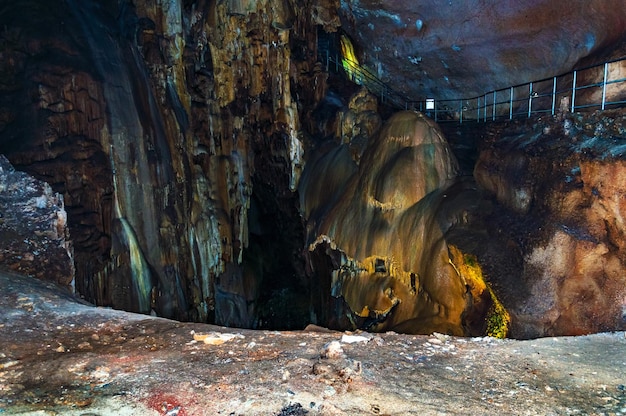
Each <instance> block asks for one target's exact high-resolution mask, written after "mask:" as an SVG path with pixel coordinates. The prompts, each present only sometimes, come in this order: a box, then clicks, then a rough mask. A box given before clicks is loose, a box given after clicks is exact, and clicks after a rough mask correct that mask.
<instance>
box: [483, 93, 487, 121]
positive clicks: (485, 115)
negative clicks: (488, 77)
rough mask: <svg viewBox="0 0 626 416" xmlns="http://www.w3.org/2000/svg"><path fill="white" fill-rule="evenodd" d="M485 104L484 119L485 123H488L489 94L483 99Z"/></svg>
mask: <svg viewBox="0 0 626 416" xmlns="http://www.w3.org/2000/svg"><path fill="white" fill-rule="evenodd" d="M483 102H484V104H485V109H484V110H485V111H483V113H484V114H483V117H484V120H483V121H484V122H485V123H486V122H487V93H485V97H484V98H483Z"/></svg>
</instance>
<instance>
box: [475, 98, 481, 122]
mask: <svg viewBox="0 0 626 416" xmlns="http://www.w3.org/2000/svg"><path fill="white" fill-rule="evenodd" d="M476 121H478V122H480V97H476Z"/></svg>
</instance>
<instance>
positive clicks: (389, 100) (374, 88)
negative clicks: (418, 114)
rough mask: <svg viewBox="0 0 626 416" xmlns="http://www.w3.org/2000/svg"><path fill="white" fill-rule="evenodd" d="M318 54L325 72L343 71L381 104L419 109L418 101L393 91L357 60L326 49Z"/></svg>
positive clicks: (405, 108)
mask: <svg viewBox="0 0 626 416" xmlns="http://www.w3.org/2000/svg"><path fill="white" fill-rule="evenodd" d="M320 54H321V55H322V59H323V60H324V63H325V65H326V71H327V72H329V71H334V72H337V73H340V72H343V73H345V75H346V76H347V77H348V79H350V81H352V82H354V83H355V84H359V85H363V86H364V87H367V89H368V90H369V91H370V92H371V93H372V94H374V95H376V96H377V97H378V98H379V100H380V102H381V104H385V105H388V106H391V107H394V108H397V109H404V110H409V109H412V110H415V109H419V105H420V103H419V101H415V100H411V99H409V98H407V97H406V96H405V95H403V94H400V93H399V92H397V91H395V90H394V89H393V88H391V87H390V86H389V85H387V84H386V83H384V82H383V81H381V80H380V79H379V78H378V77H377V76H376V75H374V74H373V73H372V72H371V71H370V70H369V69H367V68H365V67H363V66H362V65H360V64H359V63H358V62H353V61H351V60H349V59H345V58H342V57H341V56H340V55H339V54H335V55H332V54H330V52H329V51H328V49H325V50H320ZM344 62H345V63H346V65H347V66H348V69H347V70H346V69H345V68H344ZM416 106H417V107H416Z"/></svg>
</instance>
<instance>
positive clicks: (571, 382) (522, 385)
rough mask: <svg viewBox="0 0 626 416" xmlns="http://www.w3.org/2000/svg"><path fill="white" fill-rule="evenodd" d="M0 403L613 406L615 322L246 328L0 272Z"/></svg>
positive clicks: (350, 410)
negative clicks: (530, 336) (407, 330)
mask: <svg viewBox="0 0 626 416" xmlns="http://www.w3.org/2000/svg"><path fill="white" fill-rule="evenodd" d="M0 290H1V292H2V297H0V414H2V415H17V414H22V415H83V416H87V415H107V414H115V415H170V416H172V415H179V416H183V415H219V414H225V415H305V414H309V415H367V414H372V415H408V414H420V415H424V414H427V415H430V414H452V415H454V414H464V415H467V414H517V415H537V414H541V415H572V414H597V415H610V414H615V415H619V414H626V376H625V373H626V338H625V334H624V333H623V332H616V333H603V334H597V335H591V336H583V337H568V338H544V339H536V340H528V341H516V340H496V339H492V338H471V339H470V338H455V337H449V336H445V335H442V334H432V335H430V336H412V335H401V334H396V333H385V334H369V333H339V332H330V331H325V330H323V329H322V328H315V327H313V328H309V330H306V331H301V332H271V331H250V330H240V329H234V328H220V327H215V326H209V325H202V324H191V323H179V322H174V321H170V320H165V319H161V318H153V317H149V316H144V315H137V314H132V313H127V312H120V311H115V310H111V309H104V308H95V307H92V306H89V305H86V304H84V303H82V302H80V301H79V300H77V299H75V298H74V297H73V296H71V295H69V294H67V293H66V292H65V291H63V290H60V289H58V288H56V287H55V286H53V285H52V284H51V283H42V282H40V281H37V280H34V279H30V278H24V277H21V276H17V275H13V274H10V273H3V274H0Z"/></svg>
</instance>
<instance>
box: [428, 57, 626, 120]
mask: <svg viewBox="0 0 626 416" xmlns="http://www.w3.org/2000/svg"><path fill="white" fill-rule="evenodd" d="M624 62H626V57H621V58H617V59H612V60H610V61H606V62H604V63H601V64H597V65H590V66H586V67H583V68H578V69H575V70H573V71H570V72H566V73H564V74H561V75H557V76H553V77H549V78H543V79H540V80H537V81H531V82H526V83H523V84H517V85H514V86H511V87H507V88H501V89H498V90H493V91H489V92H487V93H485V94H482V95H479V96H476V97H472V98H461V99H455V100H436V101H435V103H436V105H435V108H434V110H432V113H431V116H433V117H434V119H435V121H438V122H446V121H455V122H459V123H463V122H464V121H482V122H487V121H496V120H506V119H508V120H511V119H513V118H516V117H521V116H524V117H531V116H532V115H536V114H544V113H545V114H550V115H554V114H555V113H556V112H557V111H562V110H567V111H571V112H575V111H577V110H584V109H591V108H598V109H600V110H605V109H607V108H609V107H610V108H618V107H623V106H624V105H626V88H622V90H623V91H624V92H623V93H622V94H618V99H617V100H613V101H611V100H609V99H608V98H607V87H610V86H611V85H613V84H619V83H626V78H625V77H621V78H616V79H610V71H609V69H610V68H611V66H612V65H624ZM599 69H601V70H602V72H601V73H599V74H597V75H594V74H591V79H592V80H593V82H590V83H587V84H583V85H580V82H581V81H580V80H581V78H582V79H585V78H584V75H587V74H588V73H589V72H590V71H593V70H599ZM616 72H617V73H620V71H616ZM624 72H626V69H625V70H624ZM581 75H583V76H582V77H581ZM598 79H601V81H597V80H598ZM583 82H585V81H583ZM625 87H626V84H625ZM588 89H597V93H598V94H596V95H597V96H598V98H594V97H593V96H591V97H590V96H583V95H581V94H579V93H578V92H579V91H582V90H588Z"/></svg>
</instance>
